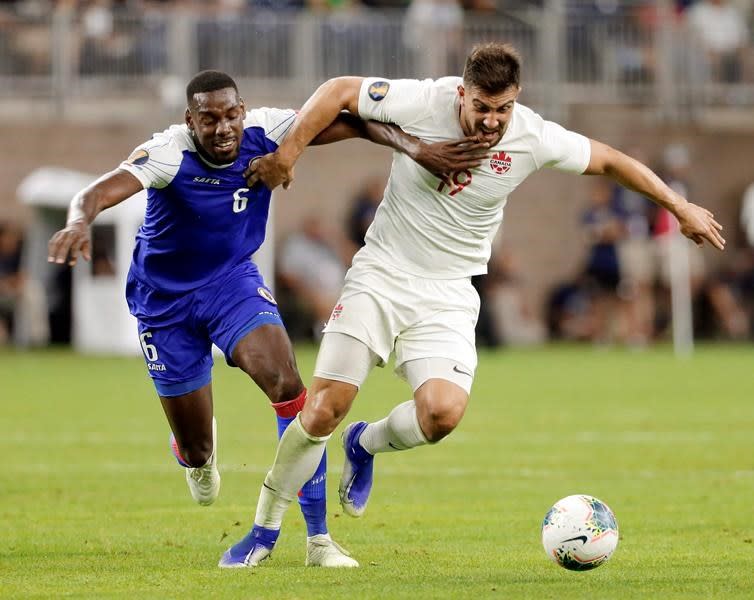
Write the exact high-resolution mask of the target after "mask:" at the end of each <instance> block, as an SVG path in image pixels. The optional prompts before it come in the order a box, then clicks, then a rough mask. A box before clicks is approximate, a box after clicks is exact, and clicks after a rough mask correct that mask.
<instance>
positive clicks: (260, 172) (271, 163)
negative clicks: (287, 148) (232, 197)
mask: <svg viewBox="0 0 754 600" xmlns="http://www.w3.org/2000/svg"><path fill="white" fill-rule="evenodd" d="M243 176H244V177H245V178H246V184H247V185H248V186H249V188H252V187H254V185H256V184H257V183H258V182H260V181H261V182H262V183H263V184H264V185H265V186H266V187H267V189H269V190H270V191H272V190H274V189H275V188H276V187H277V186H279V185H282V186H283V189H285V190H287V189H288V188H289V187H290V186H291V183H293V166H292V165H290V166H289V165H286V164H284V163H283V161H281V160H280V157H279V156H278V154H277V153H276V152H272V153H270V154H265V155H264V156H256V157H254V158H252V159H251V160H250V161H249V166H248V167H246V170H245V171H244V172H243Z"/></svg>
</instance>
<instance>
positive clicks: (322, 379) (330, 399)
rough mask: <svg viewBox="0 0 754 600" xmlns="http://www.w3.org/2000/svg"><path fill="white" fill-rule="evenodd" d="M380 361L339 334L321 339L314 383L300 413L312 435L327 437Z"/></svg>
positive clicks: (360, 346) (363, 345)
mask: <svg viewBox="0 0 754 600" xmlns="http://www.w3.org/2000/svg"><path fill="white" fill-rule="evenodd" d="M379 360H380V358H379V357H378V356H377V354H376V353H375V352H373V351H372V350H371V349H370V348H369V347H368V346H367V345H366V344H364V343H363V342H361V341H359V340H357V339H356V338H354V337H351V336H348V335H345V334H342V333H333V332H330V333H325V334H324V336H323V337H322V342H321V344H320V348H319V353H318V354H317V363H316V365H315V367H314V380H313V381H312V385H311V387H310V388H309V398H308V401H307V403H306V406H305V407H304V409H303V411H302V413H301V422H302V425H303V426H304V429H306V431H307V432H309V433H310V434H312V435H317V436H323V435H329V434H330V433H331V432H332V431H333V430H334V429H335V427H337V425H338V423H340V421H342V420H343V417H345V415H346V414H347V413H348V411H349V410H350V408H351V405H352V404H353V400H354V398H355V397H356V394H357V393H358V391H359V387H361V385H362V383H363V382H364V381H365V380H366V378H367V376H368V375H369V372H370V371H371V370H372V369H373V368H374V366H375V365H376V364H377V363H378V362H379Z"/></svg>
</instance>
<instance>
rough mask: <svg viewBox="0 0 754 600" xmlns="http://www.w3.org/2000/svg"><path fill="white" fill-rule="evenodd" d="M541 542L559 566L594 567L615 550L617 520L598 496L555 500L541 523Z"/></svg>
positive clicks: (577, 569) (582, 569)
mask: <svg viewBox="0 0 754 600" xmlns="http://www.w3.org/2000/svg"><path fill="white" fill-rule="evenodd" d="M542 545H543V546H544V547H545V552H547V556H549V557H550V558H551V559H552V560H554V561H555V562H556V563H558V564H559V565H560V566H561V567H564V568H566V569H569V570H571V571H588V570H590V569H596V568H597V567H599V566H600V565H601V564H602V563H604V562H606V561H607V559H608V558H610V556H611V555H612V553H613V552H615V548H616V546H617V545H618V522H617V521H616V520H615V515H614V514H613V511H612V510H610V508H609V507H608V506H607V504H605V503H604V502H601V501H600V500H597V498H593V497H592V496H585V495H583V494H579V495H575V496H567V497H565V498H562V499H561V500H558V501H557V502H556V503H555V504H554V505H553V507H552V508H551V509H550V510H549V511H547V514H546V515H545V520H544V521H543V522H542Z"/></svg>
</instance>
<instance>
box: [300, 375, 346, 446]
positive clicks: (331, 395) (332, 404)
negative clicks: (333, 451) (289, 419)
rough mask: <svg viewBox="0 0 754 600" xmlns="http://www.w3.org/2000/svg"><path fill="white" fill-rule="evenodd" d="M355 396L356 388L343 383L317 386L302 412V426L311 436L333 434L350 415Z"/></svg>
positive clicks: (319, 384)
mask: <svg viewBox="0 0 754 600" xmlns="http://www.w3.org/2000/svg"><path fill="white" fill-rule="evenodd" d="M351 388H353V389H351ZM355 395H356V388H355V386H350V385H348V384H344V383H341V382H330V383H329V384H325V385H322V384H321V383H318V384H316V385H315V386H313V389H312V390H310V393H309V398H308V399H307V401H306V406H304V410H303V411H302V412H301V424H302V425H303V426H304V429H306V431H307V432H308V433H310V434H311V435H317V436H323V435H329V434H331V433H332V432H333V431H334V430H335V428H336V427H337V426H338V424H339V423H340V422H341V421H342V420H343V419H344V418H345V416H346V415H347V414H348V411H349V409H350V408H351V403H352V402H353V398H354V396H355Z"/></svg>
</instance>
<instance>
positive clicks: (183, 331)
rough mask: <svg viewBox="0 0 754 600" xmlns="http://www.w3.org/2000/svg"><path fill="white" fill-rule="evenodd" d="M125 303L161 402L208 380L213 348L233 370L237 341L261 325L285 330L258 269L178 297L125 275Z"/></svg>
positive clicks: (250, 266) (245, 267)
mask: <svg viewBox="0 0 754 600" xmlns="http://www.w3.org/2000/svg"><path fill="white" fill-rule="evenodd" d="M126 300H127V301H128V307H129V309H130V311H131V314H132V315H134V316H135V317H136V319H137V320H138V323H139V340H140V341H141V348H142V351H143V352H144V358H145V359H146V362H147V369H149V375H150V376H151V377H152V380H153V381H154V385H155V387H156V388H157V393H158V394H159V395H160V396H180V395H183V394H188V393H189V392H193V391H194V390H197V389H199V388H200V387H203V386H205V385H207V384H208V383H209V382H210V381H211V379H212V375H211V372H212V364H213V360H212V344H213V343H214V344H215V345H216V346H217V347H218V348H220V349H221V350H222V351H223V353H224V354H225V360H226V361H227V362H228V364H229V365H231V366H236V365H235V364H234V363H233V361H232V359H231V354H232V353H233V349H234V348H235V347H236V344H237V343H238V342H239V340H240V339H241V338H242V337H244V336H245V335H246V334H247V333H249V332H250V331H252V330H253V329H256V328H257V327H260V326H261V325H266V324H274V325H279V326H281V327H283V321H282V319H281V318H280V314H279V313H278V310H277V305H276V302H275V299H274V298H273V297H272V294H271V293H270V291H269V290H268V289H267V287H266V286H265V284H264V280H263V279H262V275H261V274H260V273H259V270H258V269H257V267H256V265H255V264H254V263H252V262H251V261H248V262H244V263H241V264H239V265H237V266H236V267H234V268H233V269H231V270H230V271H229V272H228V273H227V274H226V275H224V276H223V277H220V278H218V279H217V280H216V281H213V282H212V283H210V284H207V285H204V286H202V287H200V288H198V289H196V290H192V291H190V292H185V293H182V294H168V293H166V292H163V291H161V290H157V289H155V288H153V287H151V286H149V285H148V284H145V283H144V282H143V281H141V280H138V279H136V278H135V277H132V276H131V275H130V274H129V278H128V281H127V283H126Z"/></svg>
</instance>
